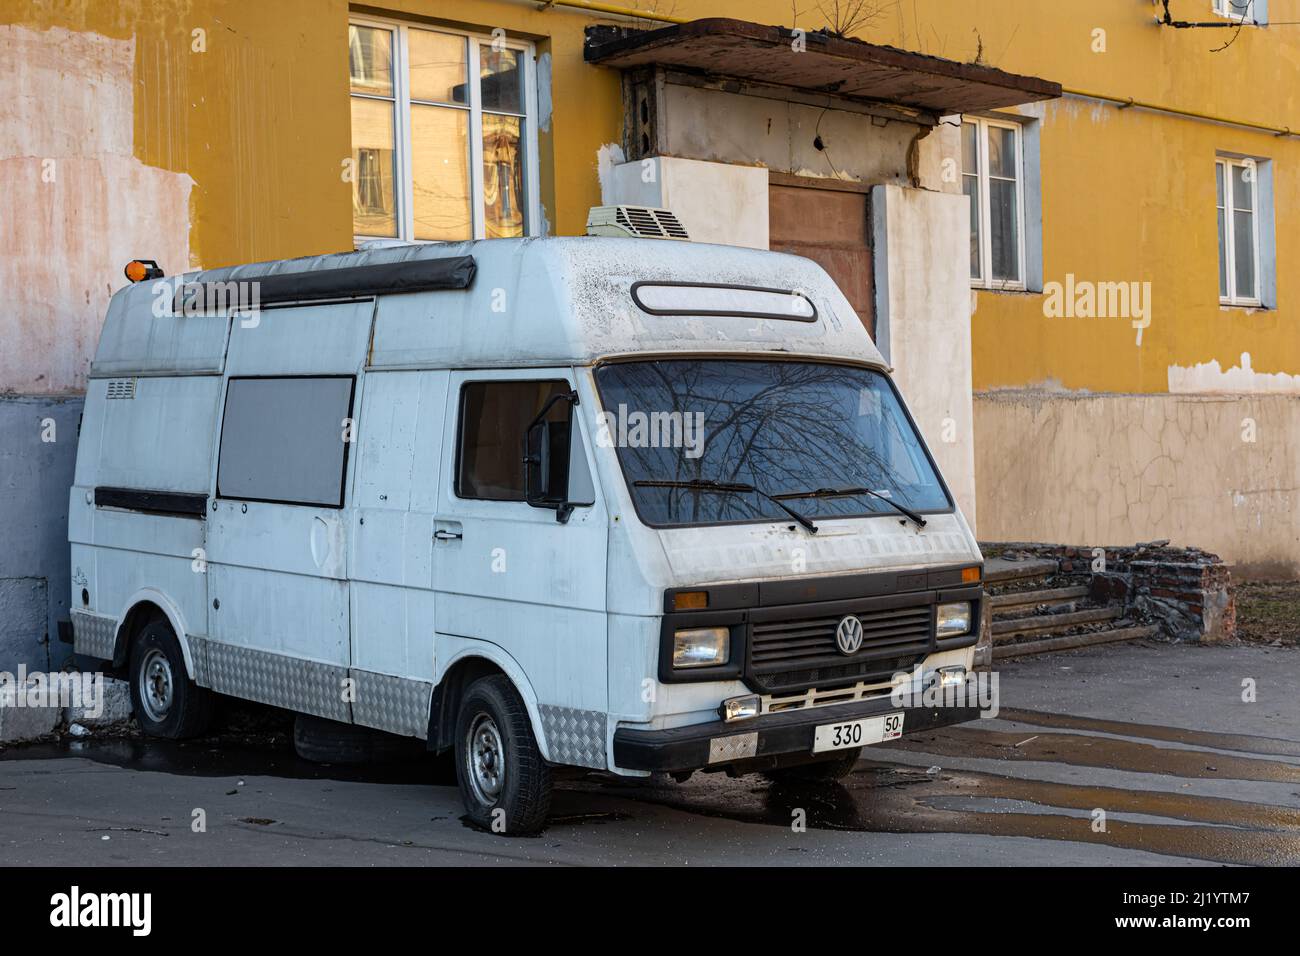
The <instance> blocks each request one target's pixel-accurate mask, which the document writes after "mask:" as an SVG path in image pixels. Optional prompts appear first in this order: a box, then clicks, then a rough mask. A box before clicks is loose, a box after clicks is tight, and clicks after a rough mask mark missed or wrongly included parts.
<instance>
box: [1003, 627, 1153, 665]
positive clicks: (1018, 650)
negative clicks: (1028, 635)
mask: <svg viewBox="0 0 1300 956" xmlns="http://www.w3.org/2000/svg"><path fill="white" fill-rule="evenodd" d="M1120 624H1122V625H1124V626H1122V627H1114V628H1111V629H1110V630H1108V631H1090V632H1088V633H1085V634H1066V635H1064V636H1062V637H1048V638H1044V639H1042V640H1038V641H1021V642H1020V643H1019V644H1001V645H996V646H994V648H993V659H994V660H995V661H997V660H1003V659H1005V658H1008V657H1024V656H1025V655H1028V654H1045V653H1048V652H1049V651H1067V650H1073V649H1075V648H1079V647H1092V646H1093V645H1095V644H1112V643H1115V642H1117V641H1137V640H1141V639H1143V638H1146V637H1155V636H1156V635H1158V634H1159V633H1160V628H1159V627H1158V626H1156V625H1154V624H1133V622H1131V621H1121V622H1120Z"/></svg>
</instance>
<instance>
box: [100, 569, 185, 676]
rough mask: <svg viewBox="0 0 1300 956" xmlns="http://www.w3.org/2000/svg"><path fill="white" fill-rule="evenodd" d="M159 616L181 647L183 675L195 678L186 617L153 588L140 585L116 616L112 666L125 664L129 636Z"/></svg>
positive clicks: (165, 596)
mask: <svg viewBox="0 0 1300 956" xmlns="http://www.w3.org/2000/svg"><path fill="white" fill-rule="evenodd" d="M159 616H161V617H162V618H163V619H164V620H166V621H167V623H168V625H170V627H171V629H172V633H173V634H175V635H176V641H177V643H178V644H180V646H181V656H182V657H183V658H184V660H185V671H186V676H188V677H189V679H190V680H194V658H193V656H192V655H191V654H190V642H189V638H188V637H187V636H186V635H187V633H188V632H187V630H186V628H185V616H184V615H183V614H182V613H181V610H180V608H179V607H177V606H176V604H175V602H174V601H172V600H170V599H169V598H168V597H167V595H165V594H163V593H162V592H161V591H159V590H157V589H156V588H141V589H140V590H139V591H136V592H135V593H134V594H132V595H131V597H130V599H129V600H128V601H127V602H126V610H124V611H123V612H122V614H121V615H120V616H119V617H118V623H117V635H116V637H115V638H114V640H113V666H114V667H124V666H125V665H126V663H127V658H128V657H129V655H130V652H131V639H132V638H133V637H135V635H136V634H138V633H139V632H140V629H141V628H143V627H144V626H145V625H146V624H148V623H149V622H150V621H151V620H154V619H155V618H156V617H159Z"/></svg>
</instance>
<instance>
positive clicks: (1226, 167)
mask: <svg viewBox="0 0 1300 956" xmlns="http://www.w3.org/2000/svg"><path fill="white" fill-rule="evenodd" d="M1214 164H1215V166H1216V167H1219V168H1220V169H1221V170H1222V172H1221V173H1219V172H1218V170H1217V169H1216V174H1219V175H1222V176H1223V259H1224V262H1223V269H1224V273H1225V275H1226V276H1227V284H1228V289H1227V295H1220V296H1219V304H1220V305H1241V306H1247V307H1251V308H1259V307H1260V306H1261V305H1263V299H1262V298H1261V294H1262V291H1263V288H1264V276H1263V273H1261V271H1260V265H1261V262H1260V248H1259V236H1260V232H1259V220H1260V215H1261V213H1260V206H1261V202H1260V189H1259V162H1258V161H1257V160H1254V159H1237V158H1235V157H1232V156H1217V157H1215V160H1214ZM1234 168H1238V169H1249V170H1250V171H1251V178H1250V180H1249V182H1250V186H1251V188H1250V202H1251V207H1250V227H1251V252H1252V253H1253V254H1254V257H1255V266H1254V276H1255V294H1254V295H1253V296H1239V295H1237V243H1236V233H1235V230H1236V228H1237V226H1236V222H1235V221H1234V219H1235V217H1234V216H1233V211H1234V210H1235V209H1236V205H1235V203H1234V199H1233V195H1232V190H1233V185H1232V170H1233V169H1234ZM1215 199H1216V200H1217V199H1218V197H1217V196H1216V197H1215ZM1218 209H1219V205H1218V202H1217V201H1216V202H1215V212H1216V213H1217V212H1218ZM1216 219H1217V216H1216ZM1215 228H1216V229H1217V228H1218V223H1217V222H1216V223H1215ZM1215 240H1216V241H1215V245H1216V246H1217V245H1218V241H1217V240H1218V237H1217V236H1216V237H1215ZM1215 280H1216V281H1215V285H1218V281H1217V280H1218V276H1217V274H1216V276H1215Z"/></svg>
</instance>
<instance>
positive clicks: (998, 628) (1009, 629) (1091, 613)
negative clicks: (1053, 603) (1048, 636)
mask: <svg viewBox="0 0 1300 956" xmlns="http://www.w3.org/2000/svg"><path fill="white" fill-rule="evenodd" d="M1119 615H1120V609H1119V608H1117V607H1093V608H1087V609H1085V610H1082V611H1070V612H1069V613H1067V614H1036V615H1034V616H1033V617H1014V618H1011V619H1010V620H1006V621H994V622H993V643H994V644H1004V643H1006V642H1007V641H1009V640H1010V639H1011V638H1013V637H1016V636H1018V635H1020V634H1036V633H1039V632H1040V631H1063V630H1065V629H1067V628H1071V627H1076V626H1078V625H1080V624H1098V623H1100V622H1102V621H1113V620H1115V619H1116V618H1117V617H1119Z"/></svg>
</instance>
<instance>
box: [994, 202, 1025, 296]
mask: <svg viewBox="0 0 1300 956" xmlns="http://www.w3.org/2000/svg"><path fill="white" fill-rule="evenodd" d="M1018 227H1019V217H1018V215H1017V212H1016V184H1015V183H1014V182H1009V181H1007V180H1004V179H991V180H989V228H990V232H991V235H990V236H989V243H990V251H991V252H992V254H993V278H994V279H1009V280H1012V281H1019V279H1020V246H1019V236H1018Z"/></svg>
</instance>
